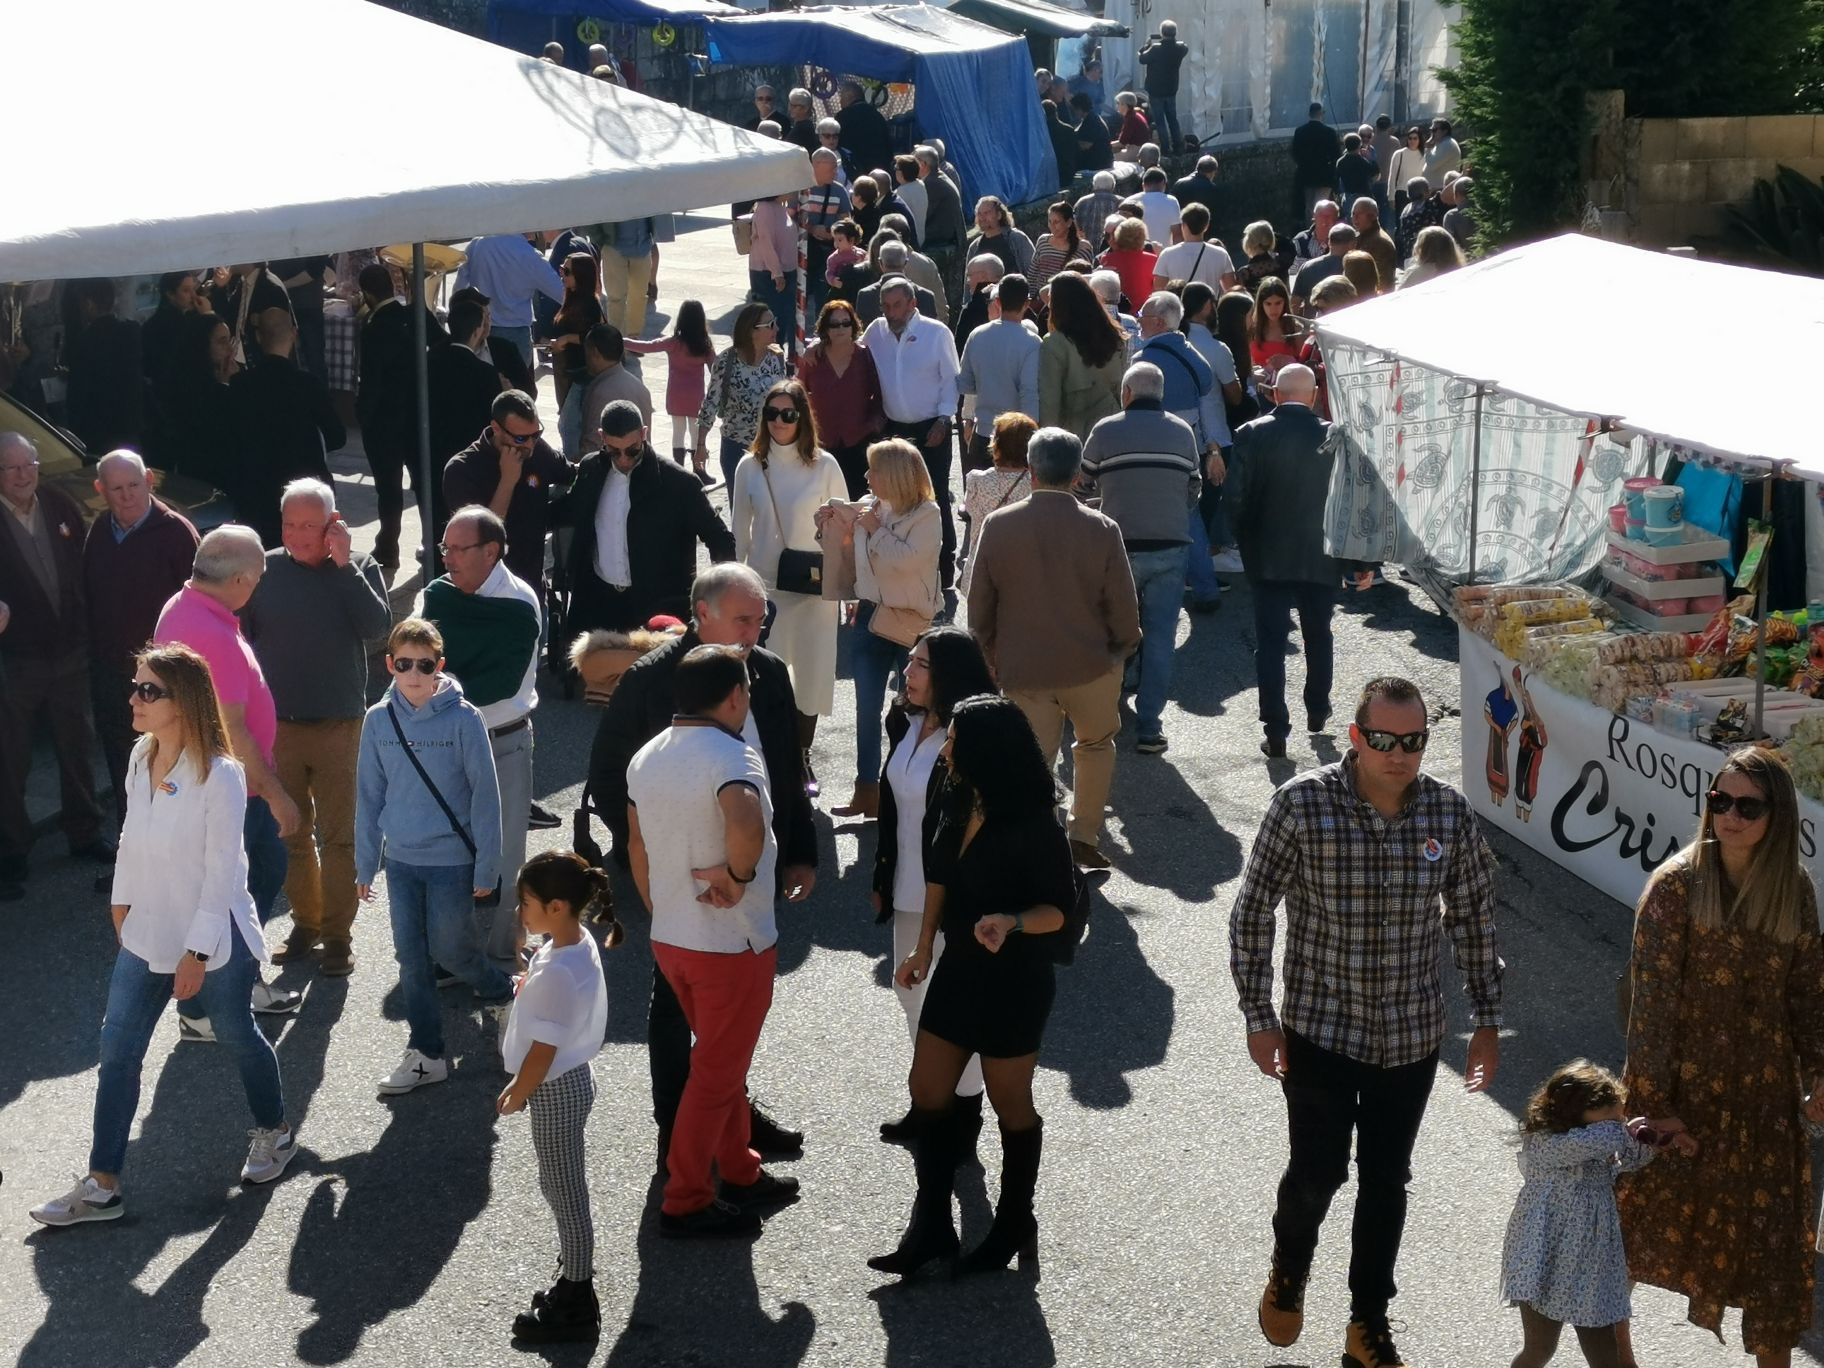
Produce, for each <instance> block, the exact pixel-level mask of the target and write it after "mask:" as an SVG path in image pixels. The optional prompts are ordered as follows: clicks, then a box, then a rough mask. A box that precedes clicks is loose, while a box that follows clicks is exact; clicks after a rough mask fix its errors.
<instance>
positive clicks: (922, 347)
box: [861, 313, 962, 423]
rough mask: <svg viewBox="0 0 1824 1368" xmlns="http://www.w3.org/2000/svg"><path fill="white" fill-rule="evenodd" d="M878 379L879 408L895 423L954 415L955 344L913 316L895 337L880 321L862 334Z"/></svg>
mask: <svg viewBox="0 0 1824 1368" xmlns="http://www.w3.org/2000/svg"><path fill="white" fill-rule="evenodd" d="M861 340H862V342H863V344H864V345H866V347H867V349H868V355H869V356H870V357H872V358H873V360H874V369H875V371H876V372H877V373H878V374H879V375H880V398H881V405H882V407H884V408H885V409H886V411H887V417H889V418H891V419H892V420H893V421H894V422H896V423H929V422H934V421H936V420H937V419H939V418H948V417H950V416H951V415H952V414H954V413H955V412H956V377H957V373H958V372H959V371H960V370H961V369H962V368H961V366H960V365H959V364H958V362H957V359H956V339H955V338H954V337H952V336H951V335H950V329H948V328H946V327H945V326H944V325H943V324H942V323H939V322H938V321H937V320H936V319H934V318H926V317H925V316H924V315H923V314H921V313H915V314H913V315H912V317H911V318H910V319H909V320H907V322H906V330H905V331H904V332H903V333H901V334H899V336H897V337H895V336H894V335H893V326H892V324H890V323H888V322H887V320H886V319H885V318H884V317H882V318H877V319H875V320H874V321H873V322H872V323H870V324H868V330H867V332H865V333H863V334H862V339H861Z"/></svg>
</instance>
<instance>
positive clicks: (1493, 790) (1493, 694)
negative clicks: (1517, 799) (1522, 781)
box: [1482, 670, 1520, 807]
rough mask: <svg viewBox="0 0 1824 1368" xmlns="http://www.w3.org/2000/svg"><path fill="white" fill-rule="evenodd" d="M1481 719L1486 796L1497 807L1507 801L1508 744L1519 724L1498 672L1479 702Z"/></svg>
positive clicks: (1503, 681) (1505, 685) (1517, 711)
mask: <svg viewBox="0 0 1824 1368" xmlns="http://www.w3.org/2000/svg"><path fill="white" fill-rule="evenodd" d="M1482 717H1483V720H1484V721H1486V722H1487V723H1488V797H1489V801H1490V802H1492V803H1493V804H1494V805H1495V806H1496V807H1500V806H1501V805H1502V804H1503V803H1505V802H1506V801H1507V789H1508V782H1509V780H1508V769H1507V741H1508V738H1509V737H1510V736H1512V735H1513V734H1514V727H1515V726H1516V725H1517V724H1518V723H1519V721H1520V710H1519V709H1518V708H1517V707H1515V706H1514V696H1513V695H1512V694H1510V693H1509V692H1508V691H1507V680H1505V679H1503V678H1502V677H1501V675H1500V672H1499V671H1498V670H1497V672H1496V674H1495V687H1494V688H1492V689H1490V690H1489V693H1488V697H1487V698H1485V699H1484V700H1483V701H1482Z"/></svg>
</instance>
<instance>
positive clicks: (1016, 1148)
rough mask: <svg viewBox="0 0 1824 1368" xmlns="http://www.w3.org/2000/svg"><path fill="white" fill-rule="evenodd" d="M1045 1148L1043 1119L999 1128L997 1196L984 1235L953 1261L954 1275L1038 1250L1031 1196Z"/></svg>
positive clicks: (981, 1270)
mask: <svg viewBox="0 0 1824 1368" xmlns="http://www.w3.org/2000/svg"><path fill="white" fill-rule="evenodd" d="M1044 1147H1045V1122H1044V1120H1043V1119H1042V1118H1041V1119H1040V1120H1038V1121H1036V1122H1034V1123H1033V1125H1032V1128H1031V1129H1030V1130H1018V1131H1010V1130H1008V1129H1007V1128H1006V1127H1005V1126H1003V1127H1001V1195H1000V1200H998V1201H997V1202H996V1203H995V1204H994V1224H993V1225H992V1226H991V1227H989V1230H988V1238H987V1239H985V1240H983V1241H982V1242H981V1243H980V1244H979V1245H977V1246H976V1247H975V1248H974V1249H972V1250H970V1251H969V1252H968V1253H967V1254H965V1255H964V1256H963V1257H962V1258H961V1259H958V1260H957V1262H956V1267H955V1272H956V1276H958V1277H959V1278H960V1277H963V1276H965V1275H967V1274H970V1273H988V1272H992V1271H993V1270H995V1269H1003V1268H1006V1267H1007V1265H1008V1263H1009V1262H1011V1261H1012V1259H1013V1256H1014V1255H1015V1254H1018V1255H1020V1256H1021V1257H1023V1258H1032V1257H1033V1256H1035V1255H1036V1254H1037V1253H1038V1252H1039V1220H1038V1217H1037V1216H1036V1215H1034V1214H1033V1209H1032V1199H1033V1194H1034V1192H1036V1191H1037V1189H1038V1186H1039V1156H1040V1154H1041V1152H1042V1151H1043V1149H1044Z"/></svg>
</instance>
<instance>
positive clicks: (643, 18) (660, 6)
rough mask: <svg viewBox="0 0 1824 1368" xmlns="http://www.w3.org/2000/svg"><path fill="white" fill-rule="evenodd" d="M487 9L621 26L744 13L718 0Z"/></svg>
mask: <svg viewBox="0 0 1824 1368" xmlns="http://www.w3.org/2000/svg"><path fill="white" fill-rule="evenodd" d="M488 8H489V9H492V10H513V11H515V12H517V13H520V14H554V15H557V16H559V17H561V18H565V19H569V18H574V17H577V16H579V15H586V16H587V17H589V18H592V19H606V20H608V21H610V22H611V23H621V24H656V23H660V22H669V23H673V24H679V23H691V22H694V21H696V20H699V19H707V18H709V17H710V16H712V15H718V14H719V15H725V16H726V15H732V14H742V13H745V11H744V10H742V9H741V8H740V7H739V6H737V5H728V4H724V3H722V0H488Z"/></svg>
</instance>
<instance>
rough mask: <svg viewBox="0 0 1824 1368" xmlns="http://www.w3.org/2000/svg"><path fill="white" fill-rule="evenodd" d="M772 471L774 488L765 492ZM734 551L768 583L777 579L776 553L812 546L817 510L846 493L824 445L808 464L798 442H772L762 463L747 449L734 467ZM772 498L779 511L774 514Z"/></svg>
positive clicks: (839, 469) (815, 546)
mask: <svg viewBox="0 0 1824 1368" xmlns="http://www.w3.org/2000/svg"><path fill="white" fill-rule="evenodd" d="M769 476H770V478H771V481H772V493H771V496H770V497H769V496H768V493H767V481H768V477H769ZM733 497H734V515H735V526H734V533H735V554H736V556H738V557H739V558H740V559H741V560H742V561H743V562H745V563H746V564H748V565H750V566H752V567H753V568H754V569H755V570H756V571H758V572H759V574H760V576H761V578H762V579H764V580H765V581H766V582H767V585H768V586H769V587H771V586H773V585H776V584H777V582H778V573H779V553H780V552H781V551H783V550H785V549H786V548H787V547H789V548H791V549H792V550H794V551H816V550H819V549H821V548H820V547H819V546H818V542H817V522H816V512H817V510H818V509H819V508H821V507H822V506H823V505H824V504H825V503H827V502H828V501H829V500H831V499H845V498H847V497H848V486H847V484H846V483H845V482H844V480H843V477H842V467H841V466H839V465H837V464H836V458H835V457H834V456H832V455H830V453H829V452H827V451H819V452H818V453H817V455H816V458H815V459H814V460H813V461H812V462H811V463H810V464H809V465H806V464H805V462H804V461H803V460H802V459H801V458H800V457H799V455H798V449H797V448H796V447H790V446H781V445H779V444H778V443H777V442H775V443H773V448H772V454H771V455H770V456H769V457H768V458H767V464H766V467H765V468H764V469H763V468H762V467H761V465H760V462H759V461H758V460H757V459H755V457H754V456H753V455H752V454H751V453H750V454H749V455H746V456H743V457H742V458H741V464H740V465H739V466H738V467H736V469H735V485H734V491H733ZM775 501H776V502H777V504H778V517H777V518H775V517H774V515H773V508H774V503H775Z"/></svg>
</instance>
